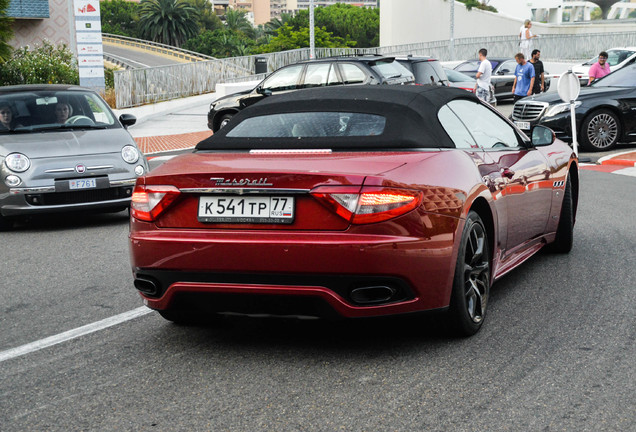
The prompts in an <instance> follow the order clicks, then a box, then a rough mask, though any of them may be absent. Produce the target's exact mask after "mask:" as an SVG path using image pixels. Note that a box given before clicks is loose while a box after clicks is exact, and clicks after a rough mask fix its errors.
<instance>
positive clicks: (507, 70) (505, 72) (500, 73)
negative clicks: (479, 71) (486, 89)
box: [497, 69, 510, 75]
mask: <svg viewBox="0 0 636 432" xmlns="http://www.w3.org/2000/svg"><path fill="white" fill-rule="evenodd" d="M508 73H510V69H502V70H500V71H497V75H505V74H508Z"/></svg>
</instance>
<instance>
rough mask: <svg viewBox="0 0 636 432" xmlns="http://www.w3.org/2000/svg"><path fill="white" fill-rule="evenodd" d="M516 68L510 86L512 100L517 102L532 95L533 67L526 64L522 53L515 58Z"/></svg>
mask: <svg viewBox="0 0 636 432" xmlns="http://www.w3.org/2000/svg"><path fill="white" fill-rule="evenodd" d="M515 60H516V61H517V67H516V68H515V82H514V83H513V84H512V94H513V99H514V101H515V102H517V101H518V100H519V99H521V98H524V97H526V96H530V95H531V94H532V87H533V86H534V66H532V64H530V63H528V62H526V58H525V57H524V55H523V54H522V53H518V54H517V55H516V56H515Z"/></svg>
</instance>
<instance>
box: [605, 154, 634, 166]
mask: <svg viewBox="0 0 636 432" xmlns="http://www.w3.org/2000/svg"><path fill="white" fill-rule="evenodd" d="M598 164H599V165H619V166H625V167H636V151H626V152H623V153H617V154H613V155H609V156H604V157H602V158H600V159H599V160H598Z"/></svg>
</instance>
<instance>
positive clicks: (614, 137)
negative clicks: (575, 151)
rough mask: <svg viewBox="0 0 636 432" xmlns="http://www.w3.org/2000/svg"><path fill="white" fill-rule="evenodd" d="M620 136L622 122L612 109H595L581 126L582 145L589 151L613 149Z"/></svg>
mask: <svg viewBox="0 0 636 432" xmlns="http://www.w3.org/2000/svg"><path fill="white" fill-rule="evenodd" d="M620 137H621V123H620V121H619V119H618V117H617V116H616V114H614V113H613V112H612V111H610V110H606V109H601V110H598V111H594V112H593V113H591V114H590V115H588V116H587V117H586V118H585V120H584V121H583V125H582V126H581V147H583V148H584V149H585V150H588V151H604V150H611V149H612V148H614V147H615V146H616V143H618V140H619V138H620Z"/></svg>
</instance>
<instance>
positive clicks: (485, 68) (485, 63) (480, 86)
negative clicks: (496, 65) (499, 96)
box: [475, 48, 492, 103]
mask: <svg viewBox="0 0 636 432" xmlns="http://www.w3.org/2000/svg"><path fill="white" fill-rule="evenodd" d="M487 55H488V51H487V50H486V48H482V49H480V50H479V61H480V62H481V63H479V69H478V70H477V75H475V78H477V82H476V83H475V93H476V94H477V97H478V98H479V99H481V100H483V101H484V102H487V103H489V101H490V100H491V95H490V76H491V75H492V64H491V63H490V61H489V60H488V59H487V58H486V56H487Z"/></svg>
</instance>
